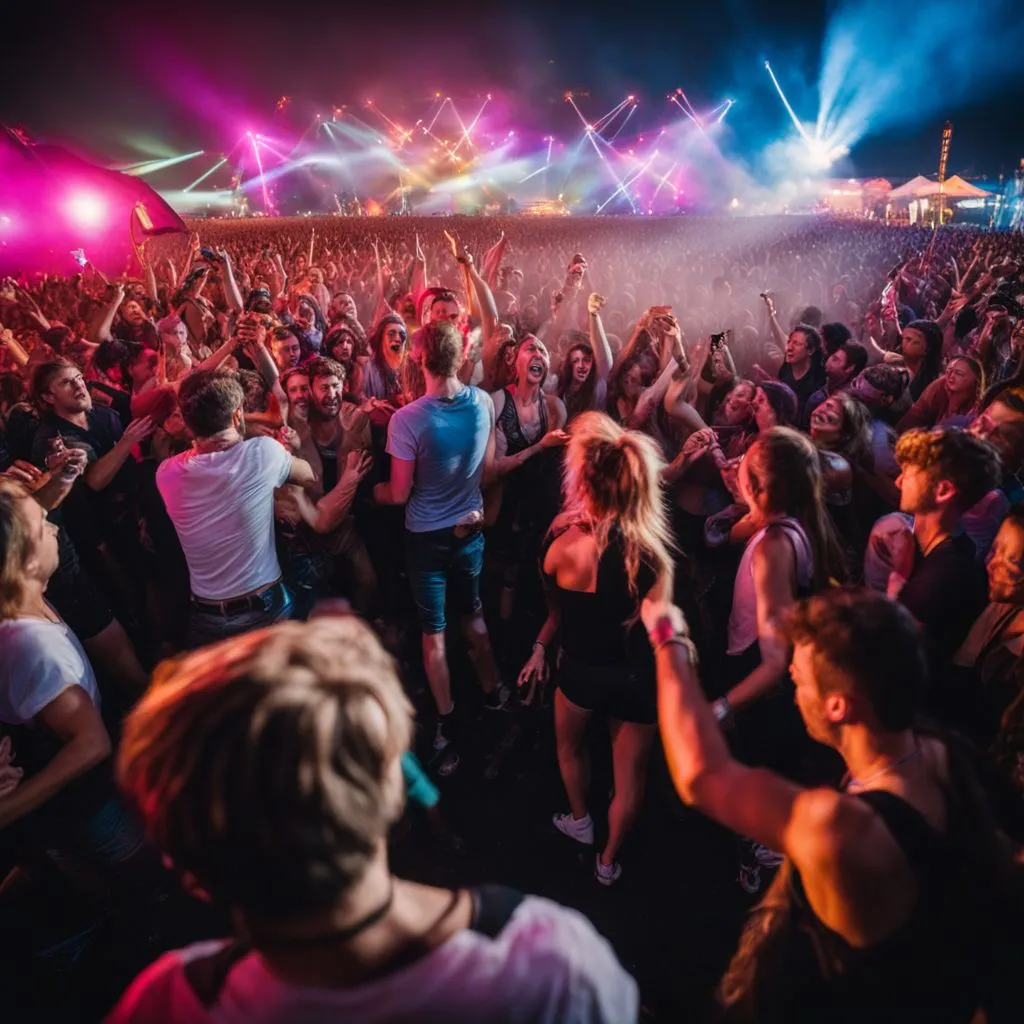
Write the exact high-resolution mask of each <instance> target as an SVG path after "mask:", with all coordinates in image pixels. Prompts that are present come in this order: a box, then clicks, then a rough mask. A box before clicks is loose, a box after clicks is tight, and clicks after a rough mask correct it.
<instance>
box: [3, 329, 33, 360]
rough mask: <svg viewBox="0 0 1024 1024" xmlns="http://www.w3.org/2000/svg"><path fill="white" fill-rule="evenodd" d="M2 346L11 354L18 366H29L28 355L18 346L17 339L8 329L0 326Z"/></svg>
mask: <svg viewBox="0 0 1024 1024" xmlns="http://www.w3.org/2000/svg"><path fill="white" fill-rule="evenodd" d="M0 346H3V347H4V348H6V349H7V351H8V352H10V354H11V358H12V359H13V360H14V361H15V362H16V363H17V364H18V366H28V353H27V352H26V351H25V350H24V349H23V348H22V347H21V345H20V344H18V340H17V338H15V337H14V335H13V334H12V333H11V331H9V330H8V329H7V328H6V327H2V326H0Z"/></svg>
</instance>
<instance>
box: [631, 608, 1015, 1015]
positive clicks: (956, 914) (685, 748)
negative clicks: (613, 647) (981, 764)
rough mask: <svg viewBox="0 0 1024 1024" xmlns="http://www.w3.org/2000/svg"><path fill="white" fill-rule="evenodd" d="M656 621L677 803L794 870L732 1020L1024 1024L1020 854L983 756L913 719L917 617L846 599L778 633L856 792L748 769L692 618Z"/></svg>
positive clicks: (745, 953) (744, 961)
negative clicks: (709, 680) (1019, 979)
mask: <svg viewBox="0 0 1024 1024" xmlns="http://www.w3.org/2000/svg"><path fill="white" fill-rule="evenodd" d="M641 613H642V616H643V621H644V624H645V625H646V626H647V629H648V634H649V636H650V639H651V644H652V646H653V647H654V650H655V657H656V659H657V674H658V721H659V726H660V730H661V737H662V742H663V744H664V747H665V753H666V760H667V762H668V765H669V770H670V772H671V775H672V779H673V782H674V783H675V787H676V790H677V792H678V793H679V795H680V797H681V798H682V799H683V800H684V801H685V802H686V803H687V804H690V805H692V806H694V807H696V808H698V809H699V810H701V811H703V812H704V813H705V814H707V815H708V816H709V817H711V818H713V819H714V820H715V821H717V822H718V823H719V824H722V825H724V826H725V827H727V828H729V829H732V830H733V831H735V832H737V833H740V834H744V835H749V836H753V837H754V838H755V839H756V840H757V841H758V842H761V843H763V844H765V845H766V846H770V847H771V848H772V849H777V850H781V851H783V852H784V853H785V855H786V864H785V865H784V867H783V868H782V870H781V871H780V872H779V875H778V876H777V877H776V880H775V882H774V883H773V885H772V888H771V890H770V892H769V893H768V896H767V897H766V898H765V900H764V901H763V902H762V904H761V905H760V906H759V907H758V908H757V909H756V910H755V911H754V915H753V916H752V918H751V920H750V922H749V924H748V926H747V928H746V929H745V932H744V935H743V938H742V939H741V941H740V944H739V948H738V951H737V953H736V955H735V956H734V958H733V962H732V964H731V965H730V968H729V970H728V972H727V974H726V977H725V978H724V980H723V982H722V985H721V988H720V991H719V1001H720V1003H721V1004H722V1009H723V1010H724V1011H725V1012H724V1013H723V1014H722V1015H721V1016H722V1017H723V1018H724V1019H726V1020H736V1021H763V1020H771V1021H790V1020H793V1021H795V1020H815V1021H818V1020H821V1021H831V1020H858V1021H860V1020H864V1021H867V1020H893V1021H895V1020H928V1021H947V1022H958V1024H960V1022H962V1024H967V1022H968V1021H971V1020H974V1019H978V1018H977V1017H975V1016H974V1015H975V1011H976V1010H978V1009H979V1008H981V1007H984V1008H985V1009H989V1010H995V1012H994V1014H993V1015H992V1016H987V1017H985V1019H987V1020H1003V1019H1006V1020H1016V1019H1019V987H1018V986H1017V984H1016V978H1015V977H1014V976H1012V975H1011V976H1009V977H1004V976H1002V975H1006V974H1008V971H1014V972H1015V974H1016V973H1019V955H1020V954H1019V945H1020V942H1019V937H1018V933H1019V928H1018V927H1017V924H1016V921H1015V920H1014V917H1015V915H1014V913H1013V912H1012V910H1010V909H1009V908H1010V907H1012V906H1013V904H1011V903H1010V902H1009V901H1008V897H1009V896H1010V895H1011V894H1012V893H1013V891H1014V888H1015V885H1014V879H1013V850H1012V847H1011V846H1010V844H1009V843H1008V842H1007V841H1006V838H1005V836H1003V835H1002V834H1001V833H999V832H998V830H997V828H996V826H995V824H994V822H993V818H992V814H991V810H990V808H989V807H988V803H987V800H986V799H985V796H984V794H983V793H982V791H981V788H980V786H979V785H978V781H977V778H976V777H975V774H974V769H973V766H972V764H971V757H970V756H969V755H968V754H967V753H966V752H965V751H964V750H963V749H962V748H961V745H960V744H958V743H956V742H955V741H952V740H950V739H947V738H945V737H943V736H941V735H939V734H937V733H936V732H934V731H932V730H930V729H928V728H925V727H922V726H921V724H920V723H919V722H917V720H916V719H915V712H916V710H917V707H918V695H919V694H920V693H921V692H922V691H923V690H924V688H925V686H926V683H927V676H928V673H927V659H926V657H925V652H924V649H923V645H922V643H921V637H920V632H919V629H918V627H917V624H916V623H915V622H914V621H913V618H912V617H911V615H910V614H909V613H908V612H907V610H906V609H905V608H903V607H901V606H900V605H899V604H897V603H896V602H893V601H890V600H888V599H887V598H885V597H883V596H882V595H881V594H874V593H872V592H870V591H863V590H856V589H854V588H832V589H829V590H825V591H823V592H821V593H820V594H817V595H816V596H814V597H811V598H809V599H807V600H804V601H802V602H800V603H799V604H798V605H796V606H795V607H794V608H793V609H792V610H791V611H790V612H789V613H788V615H787V617H786V619H785V620H784V622H783V623H782V624H781V625H782V629H781V631H780V632H781V635H782V636H783V637H784V638H785V641H786V642H787V644H788V646H789V648H790V650H791V672H792V676H793V681H794V683H795V685H796V693H795V697H796V702H797V706H798V708H799V710H800V714H801V717H802V718H803V721H804V725H805V727H806V728H807V732H808V734H809V735H810V736H811V737H812V738H813V739H815V740H816V741H818V742H819V743H823V744H825V745H826V746H829V747H832V748H833V749H834V750H836V751H837V752H838V753H839V754H840V755H841V756H842V758H843V760H844V762H845V763H846V768H847V773H848V774H847V776H846V779H845V781H844V786H843V789H842V790H841V791H837V790H834V789H831V788H827V787H817V788H805V787H801V786H798V785H795V784H794V783H792V782H791V781H789V780H788V779H784V778H783V777H782V776H780V775H777V774H775V773H774V772H770V771H766V770H764V769H761V768H749V767H747V766H745V765H742V764H740V763H739V762H737V761H736V760H734V758H733V757H732V755H731V754H730V752H729V748H728V745H727V743H726V741H725V738H724V736H723V735H722V732H721V730H720V727H719V725H718V723H717V721H716V719H715V714H714V711H713V709H712V708H711V706H710V705H709V704H708V702H707V699H706V698H705V697H704V695H703V692H702V690H701V685H700V680H699V678H698V674H697V664H696V652H695V649H694V647H693V644H692V643H691V641H690V640H689V637H688V635H687V627H686V621H685V618H684V617H683V615H682V613H681V612H680V611H679V609H678V608H675V607H674V606H672V605H671V604H669V603H667V602H663V601H661V600H656V599H652V600H647V601H645V602H644V605H643V607H642V610H641ZM1015 960H1016V963H1015ZM1011 979H1012V980H1011ZM1007 982H1011V984H1012V986H1013V987H1012V988H1011V987H1010V985H1009V984H1007ZM1009 1000H1012V1002H1010V1001H1009ZM1001 1002H1006V1005H995V1004H999V1003H1001ZM1011 1006H1015V1007H1016V1009H1015V1010H1014V1011H1013V1012H1011V1013H1010V1014H1009V1015H1008V1016H1006V1017H1003V1016H1001V1015H1000V1011H1002V1012H1006V1011H1007V1010H1009V1009H1010V1007H1011Z"/></svg>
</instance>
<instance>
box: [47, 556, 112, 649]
mask: <svg viewBox="0 0 1024 1024" xmlns="http://www.w3.org/2000/svg"><path fill="white" fill-rule="evenodd" d="M46 600H47V601H49V602H50V604H52V605H53V607H54V608H56V609H57V613H58V614H59V615H60V617H61V618H62V619H63V620H64V621H65V622H66V623H67V624H68V625H69V626H70V627H71V631H72V632H73V633H74V634H75V636H77V637H78V639H79V640H81V641H82V642H83V643H84V642H85V641H86V640H91V639H92V638H93V637H94V636H98V635H99V634H100V633H102V632H103V630H105V629H106V628H107V626H109V625H110V624H111V623H112V622H113V621H114V613H113V612H112V611H111V610H110V605H108V604H107V601H106V598H105V597H104V596H103V595H102V594H101V593H100V592H99V590H98V589H97V588H96V585H95V584H94V583H93V581H92V579H91V578H90V577H89V574H88V573H87V572H86V571H85V569H84V568H83V567H82V565H81V564H80V563H79V561H78V559H77V558H74V559H70V560H62V561H61V564H60V566H59V567H58V568H57V571H56V572H55V573H54V574H53V575H52V576H51V577H50V582H49V583H48V584H47V585H46Z"/></svg>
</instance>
